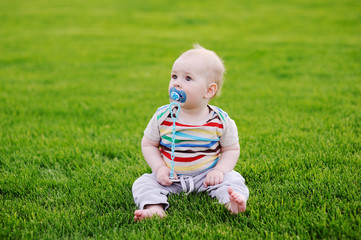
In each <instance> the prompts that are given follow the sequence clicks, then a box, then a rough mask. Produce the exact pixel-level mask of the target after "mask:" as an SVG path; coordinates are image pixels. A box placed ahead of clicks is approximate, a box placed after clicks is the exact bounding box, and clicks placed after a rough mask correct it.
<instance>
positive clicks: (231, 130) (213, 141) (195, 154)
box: [144, 107, 238, 175]
mask: <svg viewBox="0 0 361 240" xmlns="http://www.w3.org/2000/svg"><path fill="white" fill-rule="evenodd" d="M209 109H210V112H209V115H208V117H207V119H206V120H205V121H203V122H201V123H188V122H181V121H179V120H178V121H177V122H176V133H175V158H174V170H175V172H176V173H177V174H178V175H181V174H196V173H199V172H203V171H206V170H207V169H210V168H212V167H214V166H215V165H216V164H217V161H218V159H219V157H220V154H221V146H230V145H233V144H235V143H238V133H237V127H236V125H235V123H234V121H233V120H232V119H230V118H229V117H228V115H227V114H224V115H221V114H219V113H217V112H218V111H215V110H214V109H212V108H211V107H209ZM164 114H165V115H164ZM163 115H164V116H163ZM172 128H173V121H172V118H171V114H170V112H169V111H168V110H167V109H166V108H164V107H163V108H160V109H158V111H157V112H156V113H155V114H154V116H153V118H152V120H151V121H150V123H149V124H148V126H147V128H146V130H145V131H144V134H145V136H147V137H148V138H150V139H152V140H154V141H159V146H160V153H161V156H162V158H163V160H164V162H165V163H166V165H167V166H168V167H170V166H171V153H172V151H171V146H172Z"/></svg>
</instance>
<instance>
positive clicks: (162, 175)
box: [157, 166, 178, 186]
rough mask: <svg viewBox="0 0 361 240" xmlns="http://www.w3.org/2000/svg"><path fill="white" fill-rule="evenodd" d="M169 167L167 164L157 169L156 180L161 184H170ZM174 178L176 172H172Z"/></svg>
mask: <svg viewBox="0 0 361 240" xmlns="http://www.w3.org/2000/svg"><path fill="white" fill-rule="evenodd" d="M169 174H170V169H169V168H168V167H167V166H162V167H160V168H159V169H158V170H157V182H158V183H160V184H161V185H163V186H169V185H171V184H172V181H171V180H170V179H169ZM174 178H175V179H178V176H177V174H176V173H174Z"/></svg>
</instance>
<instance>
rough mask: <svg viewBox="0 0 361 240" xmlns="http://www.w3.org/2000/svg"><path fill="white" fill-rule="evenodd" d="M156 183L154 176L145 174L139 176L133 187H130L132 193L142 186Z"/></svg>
mask: <svg viewBox="0 0 361 240" xmlns="http://www.w3.org/2000/svg"><path fill="white" fill-rule="evenodd" d="M156 181H157V179H156V177H155V174H153V173H152V174H149V173H145V174H143V175H142V176H140V177H139V178H138V179H137V180H135V181H134V183H133V186H132V191H133V192H134V191H135V190H136V189H137V188H139V187H140V186H141V187H142V188H143V187H144V185H148V184H150V183H153V182H156Z"/></svg>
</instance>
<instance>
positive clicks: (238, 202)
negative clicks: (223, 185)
mask: <svg viewBox="0 0 361 240" xmlns="http://www.w3.org/2000/svg"><path fill="white" fill-rule="evenodd" d="M228 194H229V203H228V204H227V205H226V206H227V208H228V210H229V211H230V212H231V213H232V214H238V213H239V212H244V211H246V203H247V201H246V199H245V198H244V197H243V196H242V195H240V194H239V193H236V192H235V191H234V190H233V189H232V188H231V187H229V188H228Z"/></svg>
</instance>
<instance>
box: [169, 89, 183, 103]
mask: <svg viewBox="0 0 361 240" xmlns="http://www.w3.org/2000/svg"><path fill="white" fill-rule="evenodd" d="M169 96H170V98H171V99H173V100H174V101H178V102H181V103H184V102H185V101H186V99H187V96H186V93H185V92H184V91H182V90H178V89H176V88H175V87H172V88H171V89H170V90H169Z"/></svg>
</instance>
